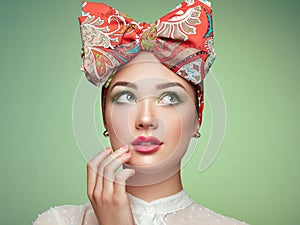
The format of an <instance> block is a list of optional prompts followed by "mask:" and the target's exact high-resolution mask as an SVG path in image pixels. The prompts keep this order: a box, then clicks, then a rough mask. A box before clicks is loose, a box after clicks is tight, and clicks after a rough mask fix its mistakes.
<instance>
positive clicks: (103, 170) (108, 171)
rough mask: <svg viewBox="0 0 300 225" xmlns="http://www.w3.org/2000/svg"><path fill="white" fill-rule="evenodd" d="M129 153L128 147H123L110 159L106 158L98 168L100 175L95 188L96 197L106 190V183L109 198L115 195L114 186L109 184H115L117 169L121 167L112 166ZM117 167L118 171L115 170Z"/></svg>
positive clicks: (109, 157)
mask: <svg viewBox="0 0 300 225" xmlns="http://www.w3.org/2000/svg"><path fill="white" fill-rule="evenodd" d="M127 151H128V147H122V148H120V149H118V150H116V151H115V152H113V153H112V154H110V155H109V156H108V157H106V158H105V159H104V160H103V161H102V162H101V163H100V165H99V168H98V175H97V182H96V185H95V188H94V191H93V192H94V195H97V196H101V195H102V194H103V193H102V192H103V189H104V182H105V181H106V183H105V184H106V185H105V187H106V189H105V190H106V191H105V194H106V196H107V197H109V196H111V195H112V194H113V185H109V183H108V182H110V183H113V181H114V173H115V171H116V170H117V168H118V167H119V166H120V165H119V166H117V165H115V166H113V165H114V164H111V163H112V162H113V161H115V160H116V159H117V158H119V157H121V156H122V155H123V154H124V153H126V152H127ZM115 167H117V168H116V169H114V168H115Z"/></svg>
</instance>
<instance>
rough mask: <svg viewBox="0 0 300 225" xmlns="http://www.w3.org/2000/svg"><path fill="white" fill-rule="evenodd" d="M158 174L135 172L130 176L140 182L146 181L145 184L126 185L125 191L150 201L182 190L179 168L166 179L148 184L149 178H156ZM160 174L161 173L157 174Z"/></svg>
mask: <svg viewBox="0 0 300 225" xmlns="http://www.w3.org/2000/svg"><path fill="white" fill-rule="evenodd" d="M157 175H158V174H144V173H139V172H136V173H135V175H134V176H133V177H132V178H134V179H135V180H137V179H138V180H139V183H141V182H142V181H143V180H144V181H146V182H145V183H147V185H142V184H141V185H130V184H129V185H126V192H128V193H130V194H131V195H133V196H135V197H138V198H140V199H142V200H144V201H147V202H151V201H153V200H156V199H160V198H164V197H167V196H170V195H174V194H176V193H178V192H180V191H181V190H182V183H181V177H180V170H177V172H176V173H174V174H173V175H171V176H168V178H167V179H163V180H160V181H159V182H156V183H154V182H153V183H152V184H148V182H149V180H153V181H154V180H156V179H157ZM159 175H160V176H161V174H159Z"/></svg>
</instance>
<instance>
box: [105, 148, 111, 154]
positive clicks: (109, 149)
mask: <svg viewBox="0 0 300 225" xmlns="http://www.w3.org/2000/svg"><path fill="white" fill-rule="evenodd" d="M104 150H105V151H106V152H107V153H108V154H110V153H111V150H112V149H111V148H105V149H104Z"/></svg>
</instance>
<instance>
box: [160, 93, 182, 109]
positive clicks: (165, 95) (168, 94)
mask: <svg viewBox="0 0 300 225" xmlns="http://www.w3.org/2000/svg"><path fill="white" fill-rule="evenodd" d="M167 96H171V97H173V98H175V99H176V102H175V103H170V104H168V103H167V104H161V105H166V106H174V105H178V104H179V103H181V102H182V100H181V98H180V97H179V96H178V95H177V94H176V93H173V92H166V93H163V94H162V95H161V96H160V97H158V99H157V103H158V104H160V103H159V102H160V101H161V100H162V99H163V98H165V97H167Z"/></svg>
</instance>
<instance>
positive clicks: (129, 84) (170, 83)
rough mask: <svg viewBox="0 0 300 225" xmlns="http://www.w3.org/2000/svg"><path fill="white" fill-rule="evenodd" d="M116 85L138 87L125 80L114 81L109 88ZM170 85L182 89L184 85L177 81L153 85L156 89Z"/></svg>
mask: <svg viewBox="0 0 300 225" xmlns="http://www.w3.org/2000/svg"><path fill="white" fill-rule="evenodd" d="M116 86H124V87H129V88H133V89H136V90H137V89H138V87H137V85H136V84H134V83H130V82H127V81H118V82H116V83H115V84H114V85H113V86H112V87H111V90H113V89H114V88H115V87H116ZM170 87H181V88H183V89H184V90H186V89H185V87H183V86H182V85H181V84H180V83H178V82H168V83H161V84H157V85H155V89H156V90H161V89H165V88H170Z"/></svg>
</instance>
